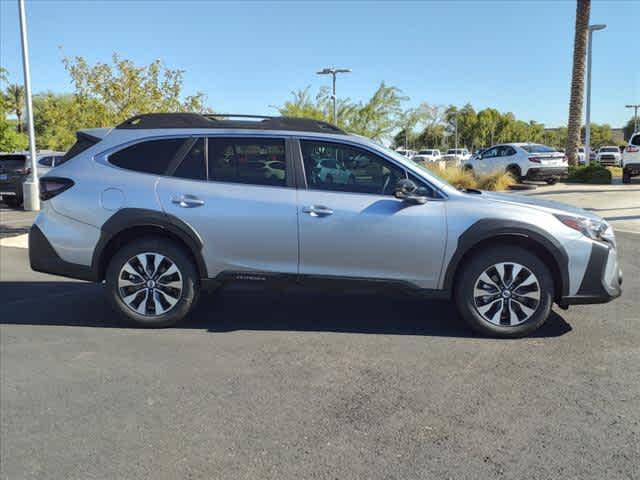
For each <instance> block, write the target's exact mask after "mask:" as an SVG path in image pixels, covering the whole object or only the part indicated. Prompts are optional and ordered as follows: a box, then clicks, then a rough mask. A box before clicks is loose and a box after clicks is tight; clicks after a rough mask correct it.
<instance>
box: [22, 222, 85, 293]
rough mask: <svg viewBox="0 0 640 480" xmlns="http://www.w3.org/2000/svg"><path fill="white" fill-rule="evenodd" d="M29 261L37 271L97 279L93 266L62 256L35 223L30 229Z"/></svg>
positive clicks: (69, 276) (80, 278)
mask: <svg viewBox="0 0 640 480" xmlns="http://www.w3.org/2000/svg"><path fill="white" fill-rule="evenodd" d="M29 263H30V264H31V269H32V270H35V271H36V272H42V273H49V274H52V275H60V276H62V277H68V278H77V279H78V280H88V281H96V280H97V275H96V273H95V271H94V270H93V269H92V268H91V267H88V266H86V265H79V264H77V263H71V262H67V261H66V260H63V259H62V258H60V255H58V253H57V252H56V251H55V249H54V248H53V246H52V245H51V243H50V242H49V240H47V237H45V236H44V234H43V233H42V230H40V228H39V227H38V226H37V225H33V226H32V227H31V230H29Z"/></svg>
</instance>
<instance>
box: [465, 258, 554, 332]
mask: <svg viewBox="0 0 640 480" xmlns="http://www.w3.org/2000/svg"><path fill="white" fill-rule="evenodd" d="M510 262H513V263H517V264H519V265H520V266H523V267H525V269H527V270H528V271H529V273H531V274H533V276H534V277H533V279H532V277H528V276H527V277H525V279H524V280H521V281H519V282H518V283H520V286H518V287H517V288H514V289H513V290H512V289H511V288H509V289H508V290H509V297H505V296H504V295H505V294H503V292H502V289H500V290H498V289H495V290H496V292H495V293H491V295H496V296H497V297H496V300H490V301H488V300H489V299H490V298H494V297H489V293H487V294H486V296H485V297H482V296H476V295H475V294H474V292H475V287H476V282H478V285H482V286H483V287H484V286H488V285H487V284H486V283H484V284H482V283H480V277H481V276H482V275H483V274H484V273H485V272H486V271H487V270H490V269H491V267H492V266H494V265H496V264H500V263H506V264H509V263H510ZM504 271H505V272H506V271H507V267H504ZM513 271H515V269H514V268H513V267H511V272H513ZM523 274H526V272H523ZM505 277H506V275H505ZM456 278H457V281H456V284H455V300H456V304H457V307H458V310H459V312H460V314H461V315H462V317H463V318H464V319H465V320H466V322H467V323H468V324H469V325H470V326H471V328H473V329H474V330H475V331H477V332H479V333H481V334H483V335H487V336H491V337H500V338H518V337H523V336H526V335H528V334H530V333H531V332H533V331H534V330H536V329H538V328H539V327H540V326H541V325H542V324H543V323H544V322H545V321H546V320H547V318H548V317H549V314H550V312H551V307H552V305H553V296H554V295H553V292H554V284H553V278H552V276H551V273H550V271H549V268H548V267H547V266H546V265H545V264H544V262H543V261H542V260H540V259H539V258H538V257H537V256H535V255H534V254H532V253H530V252H529V251H527V250H525V249H523V248H520V247H513V246H502V247H492V248H490V249H487V250H483V251H481V252H478V253H477V254H475V255H474V256H473V257H472V258H471V259H470V261H469V262H468V263H467V265H465V266H464V268H463V270H462V271H461V272H459V274H458V275H457V276H456ZM533 280H536V281H537V287H538V288H537V290H536V291H533V292H526V293H523V292H524V290H522V288H526V289H528V288H533V287H531V286H530V285H528V282H531V281H533ZM515 281H518V278H517V277H516V279H512V282H507V283H508V284H511V285H512V284H513V282H515ZM505 290H506V289H505ZM483 291H484V290H483ZM512 292H513V293H512ZM536 292H537V293H538V296H539V298H538V300H537V303H535V302H533V301H531V299H527V298H525V299H524V300H523V299H522V296H524V295H536ZM516 293H517V294H518V295H516ZM521 295H522V296H521ZM505 298H509V299H508V300H506V299H505ZM511 298H513V302H512V300H511ZM516 298H518V300H522V301H523V302H524V303H525V304H529V305H531V306H532V307H533V304H534V303H535V308H531V309H530V310H531V311H532V312H531V313H530V316H528V318H526V319H520V318H516V321H514V322H513V323H514V324H513V325H510V324H507V321H508V319H507V318H503V317H502V314H505V305H507V308H506V314H505V315H506V316H508V317H510V316H511V314H512V313H513V315H515V316H516V317H518V315H517V314H523V315H524V316H525V317H526V316H527V313H526V310H527V309H529V307H527V308H525V309H523V308H521V306H524V305H523V304H522V303H518V302H515V299H516ZM525 300H526V301H525ZM485 302H486V303H485ZM495 302H499V303H497V308H498V310H496V313H495V314H496V315H497V316H498V318H494V321H490V320H488V319H487V318H485V316H484V315H483V314H482V313H481V312H480V308H482V307H488V306H491V309H493V308H496V307H494V306H492V305H493V304H494V303H495ZM504 302H507V303H506V304H505V303H504ZM477 303H484V305H481V306H480V307H479V306H477ZM500 307H502V309H500ZM491 309H490V310H489V311H488V313H486V314H485V315H486V316H491V314H492V313H491V312H492V311H493V310H491ZM496 321H497V323H498V324H496V323H494V322H496ZM518 321H522V323H517V322H518Z"/></svg>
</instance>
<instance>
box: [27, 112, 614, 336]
mask: <svg viewBox="0 0 640 480" xmlns="http://www.w3.org/2000/svg"><path fill="white" fill-rule="evenodd" d="M69 156H70V159H69V160H68V161H67V162H66V163H64V164H63V165H61V166H59V167H56V169H55V170H54V171H52V172H50V173H49V174H48V175H46V176H44V177H43V178H42V179H41V198H42V211H41V212H40V214H39V215H38V217H37V218H36V221H35V224H34V226H33V227H32V229H31V232H30V234H29V256H30V260H31V267H32V268H33V269H34V270H36V271H41V272H48V273H53V274H56V275H63V276H67V277H72V278H79V279H84V280H90V281H95V282H103V281H104V282H105V283H106V290H107V293H108V296H109V298H110V300H111V302H112V304H113V306H114V308H115V309H116V310H117V311H118V312H120V313H121V314H123V315H124V316H125V317H128V318H129V319H131V320H133V321H134V322H136V323H137V324H139V325H144V326H154V327H165V326H169V325H173V324H175V323H176V322H178V321H179V320H180V319H182V318H183V317H184V316H185V315H187V314H188V313H189V312H190V311H191V309H192V308H193V307H194V305H195V304H196V302H197V300H198V297H199V295H200V293H201V291H203V290H208V289H211V288H216V287H219V286H221V285H224V284H226V283H228V282H249V283H262V284H266V283H269V282H276V283H278V284H281V283H282V282H286V281H294V282H296V283H303V284H308V285H316V286H318V287H319V286H320V285H322V286H327V285H339V286H340V288H342V289H345V290H348V289H349V288H350V286H353V285H358V286H363V285H372V286H375V287H376V288H378V289H380V288H383V289H386V288H389V289H391V288H400V289H402V290H404V291H408V292H411V293H414V294H417V295H422V296H424V297H425V298H439V299H447V298H452V299H454V300H455V302H456V305H457V307H458V309H459V310H460V313H461V314H462V316H463V317H464V318H465V319H466V320H467V321H468V322H469V324H470V325H471V326H472V327H473V328H475V329H476V330H478V331H480V332H482V333H485V334H489V335H494V336H500V337H516V336H522V335H526V334H528V333H530V332H532V331H533V330H535V329H536V328H538V327H540V325H542V323H543V322H544V321H545V320H546V319H547V317H548V316H549V313H550V311H551V307H552V304H553V303H554V302H556V303H557V304H559V305H560V306H561V307H563V308H566V307H567V306H569V305H571V304H583V303H600V302H608V301H610V300H612V299H614V298H615V297H617V296H619V295H620V293H621V283H622V278H621V273H620V270H619V267H618V261H617V255H616V241H615V238H614V234H613V230H612V229H611V227H610V226H609V225H608V224H607V222H605V221H604V220H602V219H601V218H599V217H598V216H596V215H594V214H593V213H590V212H586V211H584V210H581V209H578V208H573V207H569V206H566V205H562V204H558V203H552V202H542V201H536V200H534V199H532V198H530V197H518V196H515V195H512V194H497V193H487V192H480V191H476V190H457V189H455V188H453V187H452V186H451V185H449V184H447V183H445V182H444V181H442V180H440V179H439V178H438V177H436V176H434V175H432V174H430V173H429V172H427V171H425V170H424V169H422V168H420V167H419V166H417V165H416V164H415V163H414V162H412V161H410V160H409V159H407V158H406V157H404V156H402V155H399V154H397V153H395V152H393V151H391V150H388V149H386V148H385V147H383V146H381V145H379V144H377V143H375V142H373V141H370V140H367V139H364V138H362V137H359V136H354V135H348V134H346V133H344V132H343V131H341V130H339V129H338V128H337V127H335V126H332V125H329V124H326V123H323V122H318V121H315V120H303V119H292V118H285V117H279V118H278V117H276V118H270V117H267V118H263V117H259V118H257V119H253V120H248V119H247V118H241V119H236V118H235V117H230V116H225V117H218V116H214V115H206V116H205V115H199V114H150V115H141V116H138V117H135V118H133V119H130V120H128V121H126V122H124V123H122V124H120V125H118V126H117V127H115V128H114V129H112V130H90V131H83V132H80V133H79V134H78V143H77V144H76V145H75V146H74V147H73V148H72V150H71V152H70V154H69ZM329 158H330V159H333V160H335V161H336V162H339V163H340V165H341V166H342V167H343V168H345V169H351V171H352V175H353V177H351V176H349V177H347V178H352V180H351V181H347V182H337V181H333V182H326V181H324V180H323V179H322V178H321V177H320V176H319V175H315V174H314V173H313V172H316V171H317V170H318V168H320V169H321V168H323V167H322V166H319V164H322V163H323V162H324V161H325V160H326V159H329ZM264 161H277V162H282V163H283V164H284V172H285V173H284V176H282V177H280V176H277V175H276V176H274V175H270V174H268V173H267V170H265V169H263V168H255V167H254V165H255V164H256V163H259V162H264ZM420 314H421V313H420V312H416V315H420ZM422 315H425V316H426V317H428V311H425V312H422ZM389 321H390V322H392V321H393V319H392V318H390V319H389ZM425 321H428V318H425Z"/></svg>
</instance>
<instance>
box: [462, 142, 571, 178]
mask: <svg viewBox="0 0 640 480" xmlns="http://www.w3.org/2000/svg"><path fill="white" fill-rule="evenodd" d="M464 168H465V169H467V170H472V171H473V173H474V174H476V175H485V174H490V173H495V172H498V171H500V170H506V171H507V172H509V173H511V174H512V175H513V176H514V177H515V179H516V180H517V181H522V180H543V181H546V182H547V183H549V184H552V183H555V182H556V181H557V180H558V179H560V178H564V177H566V176H567V173H568V169H569V165H568V162H567V157H566V156H565V154H564V153H562V152H559V151H557V150H556V149H555V148H553V147H548V146H546V145H540V144H537V143H505V144H501V145H495V146H493V147H491V148H488V149H486V150H485V151H484V152H482V154H481V155H477V156H474V157H472V158H471V159H470V160H467V162H466V163H465V165H464Z"/></svg>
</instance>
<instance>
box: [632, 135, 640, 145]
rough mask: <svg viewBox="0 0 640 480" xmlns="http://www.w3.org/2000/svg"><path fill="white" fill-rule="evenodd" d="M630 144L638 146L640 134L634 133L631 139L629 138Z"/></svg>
mask: <svg viewBox="0 0 640 480" xmlns="http://www.w3.org/2000/svg"><path fill="white" fill-rule="evenodd" d="M630 143H631V145H635V146H636V147H640V135H635V136H634V137H633V138H632V139H631V142H630Z"/></svg>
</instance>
